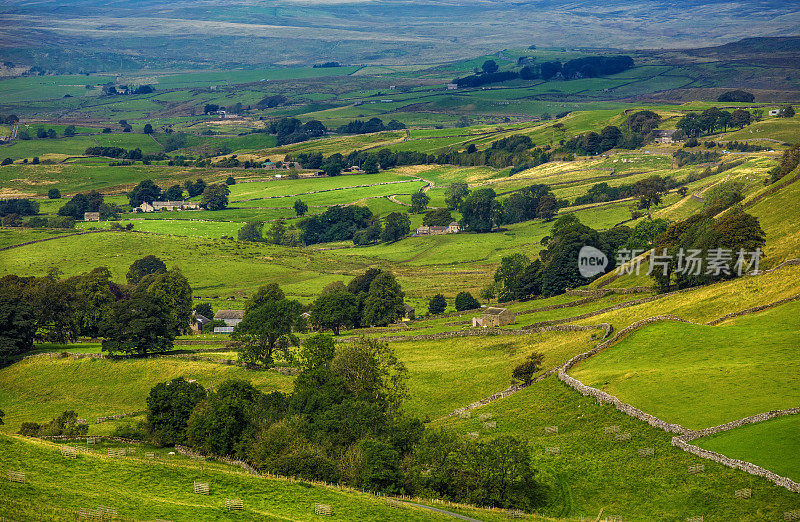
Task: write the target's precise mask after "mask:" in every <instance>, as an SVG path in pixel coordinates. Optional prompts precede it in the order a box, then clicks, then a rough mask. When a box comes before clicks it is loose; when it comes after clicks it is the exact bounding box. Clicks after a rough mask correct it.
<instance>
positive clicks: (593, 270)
mask: <svg viewBox="0 0 800 522" xmlns="http://www.w3.org/2000/svg"><path fill="white" fill-rule="evenodd" d="M607 266H608V256H606V255H605V254H604V253H603V252H601V251H600V250H598V249H596V248H595V247H592V246H585V247H583V248H581V251H580V252H578V271H579V272H580V273H581V275H582V276H583V277H585V278H587V279H588V278H590V277H594V276H596V275H598V274H602V273H604V272H605V271H606V267H607Z"/></svg>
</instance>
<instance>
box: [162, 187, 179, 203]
mask: <svg viewBox="0 0 800 522" xmlns="http://www.w3.org/2000/svg"><path fill="white" fill-rule="evenodd" d="M164 200H165V201H182V200H183V189H182V188H181V186H180V185H172V186H171V187H170V188H168V189H167V190H165V191H164Z"/></svg>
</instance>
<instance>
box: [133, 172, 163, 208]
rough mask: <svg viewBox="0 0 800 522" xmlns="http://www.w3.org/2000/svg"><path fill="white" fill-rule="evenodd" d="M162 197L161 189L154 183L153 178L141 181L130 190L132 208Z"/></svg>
mask: <svg viewBox="0 0 800 522" xmlns="http://www.w3.org/2000/svg"><path fill="white" fill-rule="evenodd" d="M160 199H161V189H160V188H159V186H158V185H156V184H155V183H153V180H152V179H146V180H143V181H140V182H139V184H138V185H136V186H135V187H134V188H133V190H131V191H130V192H128V202H129V203H130V206H131V208H135V207H138V206H139V205H141V204H142V203H153V201H158V200H160Z"/></svg>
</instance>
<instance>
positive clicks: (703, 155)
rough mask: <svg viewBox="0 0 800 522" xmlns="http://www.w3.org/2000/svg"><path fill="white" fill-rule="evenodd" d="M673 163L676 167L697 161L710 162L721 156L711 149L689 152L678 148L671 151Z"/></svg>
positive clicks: (693, 163)
mask: <svg viewBox="0 0 800 522" xmlns="http://www.w3.org/2000/svg"><path fill="white" fill-rule="evenodd" d="M672 157H673V158H674V161H675V164H676V165H677V166H678V167H683V166H684V165H696V164H698V163H710V162H716V161H719V159H720V158H721V157H722V155H720V153H719V152H714V151H711V150H698V151H696V152H689V151H688V150H686V149H678V150H676V151H675V152H673V153H672Z"/></svg>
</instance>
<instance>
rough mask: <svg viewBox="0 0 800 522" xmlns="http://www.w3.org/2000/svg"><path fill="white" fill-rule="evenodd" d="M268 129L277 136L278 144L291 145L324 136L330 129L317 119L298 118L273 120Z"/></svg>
mask: <svg viewBox="0 0 800 522" xmlns="http://www.w3.org/2000/svg"><path fill="white" fill-rule="evenodd" d="M266 131H267V132H268V133H270V134H275V135H276V136H277V140H278V145H289V144H291V143H300V142H303V141H308V140H310V139H313V138H319V137H321V136H324V135H325V133H326V132H328V129H327V128H325V125H323V124H322V122H320V121H317V120H310V121H308V122H306V123H303V122H301V121H300V120H298V119H297V118H281V119H280V120H277V121H273V122H271V123H270V124H269V125H268V126H267V127H266Z"/></svg>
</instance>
